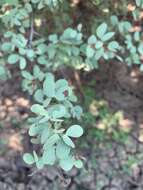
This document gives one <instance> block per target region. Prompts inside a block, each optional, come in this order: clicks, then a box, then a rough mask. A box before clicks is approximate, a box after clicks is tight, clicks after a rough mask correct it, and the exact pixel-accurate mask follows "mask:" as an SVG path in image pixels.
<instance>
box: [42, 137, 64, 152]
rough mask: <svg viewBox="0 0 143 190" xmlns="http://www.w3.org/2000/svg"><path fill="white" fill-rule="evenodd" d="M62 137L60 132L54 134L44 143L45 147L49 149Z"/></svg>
mask: <svg viewBox="0 0 143 190" xmlns="http://www.w3.org/2000/svg"><path fill="white" fill-rule="evenodd" d="M59 139H60V137H59V135H58V134H54V135H52V136H51V137H50V138H49V139H47V141H46V143H45V144H44V147H43V148H44V149H47V148H48V147H49V146H53V145H54V144H55V143H57V142H58V141H59Z"/></svg>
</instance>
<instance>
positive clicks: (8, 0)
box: [5, 0, 18, 5]
mask: <svg viewBox="0 0 143 190" xmlns="http://www.w3.org/2000/svg"><path fill="white" fill-rule="evenodd" d="M5 3H7V4H9V5H17V4H18V0H5Z"/></svg>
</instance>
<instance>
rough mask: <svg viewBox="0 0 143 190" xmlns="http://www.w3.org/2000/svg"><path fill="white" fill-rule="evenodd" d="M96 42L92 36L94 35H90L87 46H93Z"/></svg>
mask: <svg viewBox="0 0 143 190" xmlns="http://www.w3.org/2000/svg"><path fill="white" fill-rule="evenodd" d="M96 41H97V38H96V36H94V35H92V36H90V37H89V38H88V44H89V45H93V44H95V43H96Z"/></svg>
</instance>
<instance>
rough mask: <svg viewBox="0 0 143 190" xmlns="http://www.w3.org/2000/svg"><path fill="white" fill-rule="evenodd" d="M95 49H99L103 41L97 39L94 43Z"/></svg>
mask: <svg viewBox="0 0 143 190" xmlns="http://www.w3.org/2000/svg"><path fill="white" fill-rule="evenodd" d="M95 47H96V49H99V48H101V47H103V42H102V41H97V42H96V44H95Z"/></svg>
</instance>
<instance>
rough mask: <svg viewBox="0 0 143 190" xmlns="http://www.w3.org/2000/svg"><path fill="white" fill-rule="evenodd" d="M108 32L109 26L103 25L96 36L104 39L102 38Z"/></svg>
mask: <svg viewBox="0 0 143 190" xmlns="http://www.w3.org/2000/svg"><path fill="white" fill-rule="evenodd" d="M106 31H107V24H106V23H102V24H101V25H100V26H99V27H98V28H97V30H96V34H97V36H98V37H99V38H100V39H102V37H103V36H104V34H105V33H106Z"/></svg>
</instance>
